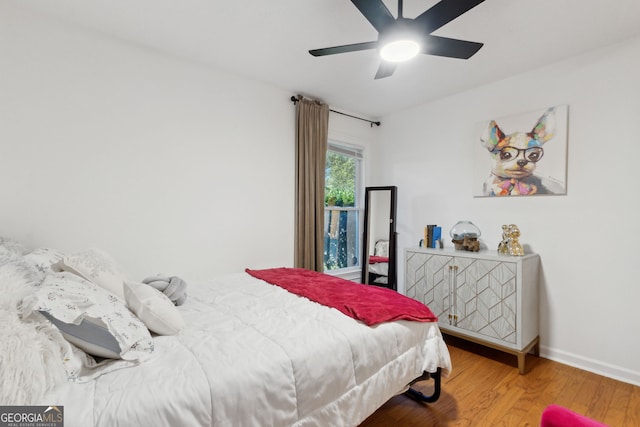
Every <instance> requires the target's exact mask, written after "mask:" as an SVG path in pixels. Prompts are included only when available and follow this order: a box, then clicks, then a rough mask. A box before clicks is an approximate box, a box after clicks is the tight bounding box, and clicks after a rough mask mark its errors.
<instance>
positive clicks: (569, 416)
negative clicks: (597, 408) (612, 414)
mask: <svg viewBox="0 0 640 427" xmlns="http://www.w3.org/2000/svg"><path fill="white" fill-rule="evenodd" d="M540 427H608V426H607V425H606V424H602V423H599V422H597V421H595V420H592V419H591V418H587V417H585V416H584V415H580V414H578V413H576V412H573V411H570V410H569V409H567V408H564V407H562V406H559V405H549V406H547V407H546V408H545V409H544V411H542V418H541V419H540Z"/></svg>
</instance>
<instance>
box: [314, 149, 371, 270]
mask: <svg viewBox="0 0 640 427" xmlns="http://www.w3.org/2000/svg"><path fill="white" fill-rule="evenodd" d="M329 152H334V153H338V154H342V155H345V156H348V157H352V158H354V159H356V171H355V175H356V176H355V195H354V204H355V206H325V207H324V212H325V215H324V216H326V214H327V212H331V211H336V210H338V211H343V212H345V211H346V212H353V211H355V212H357V216H358V221H357V240H356V245H357V246H356V249H355V252H356V257H357V260H358V262H357V264H356V265H353V266H349V267H343V268H336V269H333V270H324V273H326V274H329V275H332V276H340V277H343V278H347V279H350V280H359V278H360V274H361V271H362V260H361V259H360V258H361V256H362V254H361V252H362V250H361V249H362V227H363V218H362V217H363V215H364V191H365V186H364V167H365V157H364V148H363V147H360V146H357V145H353V144H349V143H346V142H343V141H339V140H336V139H332V138H329V140H328V142H327V154H328V153H329ZM325 179H326V177H325ZM325 190H326V188H325ZM326 226H327V225H326V224H324V219H323V229H325V228H326ZM323 252H324V245H323Z"/></svg>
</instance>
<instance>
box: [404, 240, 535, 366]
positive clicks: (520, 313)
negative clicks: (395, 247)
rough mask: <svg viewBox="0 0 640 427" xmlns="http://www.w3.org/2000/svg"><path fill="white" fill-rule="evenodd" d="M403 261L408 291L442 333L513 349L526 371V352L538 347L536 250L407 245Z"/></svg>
mask: <svg viewBox="0 0 640 427" xmlns="http://www.w3.org/2000/svg"><path fill="white" fill-rule="evenodd" d="M405 263H406V271H405V290H406V295H407V296H409V297H411V298H414V299H416V300H418V301H420V302H422V303H424V304H426V305H427V306H428V307H429V308H430V309H431V311H433V313H434V314H435V315H436V316H438V323H439V326H440V329H441V330H442V332H443V333H445V334H449V335H454V336H457V337H460V338H463V339H466V340H469V341H473V342H476V343H479V344H483V345H486V346H489V347H493V348H496V349H498V350H502V351H506V352H508V353H511V354H514V355H516V356H518V369H519V370H520V373H521V374H523V373H524V372H525V355H526V354H527V353H528V352H529V351H530V350H532V349H534V351H535V352H536V354H537V353H538V351H539V345H538V344H539V338H538V271H539V263H540V261H539V257H538V255H536V254H527V255H525V256H521V257H514V256H509V255H500V254H498V253H497V251H480V252H465V251H455V250H453V249H427V248H410V249H406V251H405Z"/></svg>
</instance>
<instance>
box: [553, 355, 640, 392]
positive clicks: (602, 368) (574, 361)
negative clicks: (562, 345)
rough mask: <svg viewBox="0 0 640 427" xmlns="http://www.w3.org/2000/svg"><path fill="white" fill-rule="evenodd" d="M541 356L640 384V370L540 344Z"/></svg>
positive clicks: (615, 378)
mask: <svg viewBox="0 0 640 427" xmlns="http://www.w3.org/2000/svg"><path fill="white" fill-rule="evenodd" d="M540 356H541V357H544V358H545V359H550V360H553V361H554V362H559V363H562V364H565V365H569V366H573V367H574V368H579V369H582V370H585V371H589V372H593V373H594V374H598V375H602V376H605V377H609V378H613V379H614V380H618V381H622V382H625V383H629V384H633V385H637V386H640V372H636V371H632V370H630V369H626V368H622V367H620V366H615V365H610V364H608V363H603V362H600V361H598V360H594V359H590V358H588V357H584V356H579V355H576V354H572V353H568V352H566V351H562V350H558V349H554V348H550V347H546V346H540Z"/></svg>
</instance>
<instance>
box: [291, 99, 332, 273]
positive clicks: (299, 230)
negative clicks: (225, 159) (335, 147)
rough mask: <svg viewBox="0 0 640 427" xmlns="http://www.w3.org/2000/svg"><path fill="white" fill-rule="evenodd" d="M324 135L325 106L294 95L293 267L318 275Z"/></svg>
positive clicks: (321, 257)
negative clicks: (311, 271)
mask: <svg viewBox="0 0 640 427" xmlns="http://www.w3.org/2000/svg"><path fill="white" fill-rule="evenodd" d="M328 132H329V106H328V105H327V104H323V103H321V102H318V101H313V100H310V99H305V98H303V97H302V96H298V102H297V103H296V213H295V218H296V224H295V246H294V250H295V255H294V265H295V267H298V268H306V269H309V270H315V271H320V272H321V271H322V270H323V261H324V253H323V249H324V233H323V222H324V168H325V164H326V156H327V135H328Z"/></svg>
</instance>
